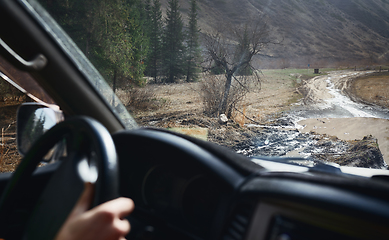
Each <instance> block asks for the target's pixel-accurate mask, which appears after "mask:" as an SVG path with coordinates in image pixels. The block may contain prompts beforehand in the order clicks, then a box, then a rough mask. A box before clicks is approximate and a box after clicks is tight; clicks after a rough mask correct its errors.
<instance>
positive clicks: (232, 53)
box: [204, 17, 276, 116]
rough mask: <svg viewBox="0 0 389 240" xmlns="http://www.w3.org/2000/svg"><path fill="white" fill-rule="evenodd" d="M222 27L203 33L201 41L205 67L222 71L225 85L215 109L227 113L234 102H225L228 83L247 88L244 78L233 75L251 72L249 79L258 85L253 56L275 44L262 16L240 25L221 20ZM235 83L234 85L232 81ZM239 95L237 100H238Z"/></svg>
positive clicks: (246, 79)
mask: <svg viewBox="0 0 389 240" xmlns="http://www.w3.org/2000/svg"><path fill="white" fill-rule="evenodd" d="M223 26H225V28H224V29H222V28H220V27H219V28H218V29H219V30H218V31H216V32H214V33H208V34H204V43H205V48H206V53H207V54H206V55H207V59H206V62H207V66H206V70H212V69H214V68H217V69H219V71H220V70H222V72H223V73H224V74H225V77H226V79H225V84H224V91H223V96H222V99H221V101H220V103H219V106H218V108H217V114H218V115H219V114H222V113H225V114H227V116H230V115H231V108H232V107H234V106H235V104H236V101H234V100H233V101H229V95H230V89H231V86H233V87H234V86H237V87H239V88H240V89H242V90H244V91H248V90H249V87H250V86H249V84H250V82H252V81H248V78H247V77H237V75H247V73H250V74H253V76H250V77H251V80H253V81H256V82H257V83H258V84H259V86H260V79H259V75H258V74H257V71H255V69H254V68H253V67H252V65H251V61H252V59H253V57H254V56H255V55H256V54H258V53H259V52H261V50H262V49H263V48H264V47H265V46H266V45H268V44H270V43H276V42H275V40H274V39H273V38H272V37H271V34H270V29H269V27H268V25H267V23H266V21H265V20H264V19H263V18H262V17H257V18H255V19H251V20H249V21H247V22H246V23H244V24H241V25H237V26H236V25H235V26H234V25H233V24H227V23H223ZM233 82H235V85H233V84H232V83H233ZM242 98H243V97H242V94H239V98H238V99H242Z"/></svg>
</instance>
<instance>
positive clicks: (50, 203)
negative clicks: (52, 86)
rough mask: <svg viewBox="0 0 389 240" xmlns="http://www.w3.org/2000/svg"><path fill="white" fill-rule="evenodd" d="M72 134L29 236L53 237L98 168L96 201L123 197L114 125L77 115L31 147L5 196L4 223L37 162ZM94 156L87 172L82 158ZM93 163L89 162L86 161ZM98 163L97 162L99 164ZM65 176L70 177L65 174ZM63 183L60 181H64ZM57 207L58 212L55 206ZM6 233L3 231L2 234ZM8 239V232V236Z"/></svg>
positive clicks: (0, 206) (0, 205)
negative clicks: (110, 125) (105, 125)
mask: <svg viewBox="0 0 389 240" xmlns="http://www.w3.org/2000/svg"><path fill="white" fill-rule="evenodd" d="M65 137H66V139H67V143H68V148H67V149H68V153H67V157H66V159H65V160H63V161H62V162H61V163H60V166H59V168H58V169H57V170H56V171H55V172H54V173H53V175H52V177H51V178H50V180H49V182H48V183H47V185H46V187H45V190H44V191H43V193H42V195H41V196H40V198H39V199H38V201H37V204H36V205H35V207H34V210H33V213H32V214H31V216H30V218H29V222H28V224H27V231H26V235H25V238H27V239H53V238H54V237H55V234H56V233H57V232H58V230H59V228H60V227H61V226H62V224H63V222H64V221H65V220H66V218H67V216H68V214H69V213H70V211H71V209H72V208H73V206H74V204H75V203H76V201H77V200H78V197H79V196H80V194H81V192H82V190H83V187H84V183H85V182H86V181H88V180H87V179H88V178H89V177H90V174H92V175H93V174H94V173H96V171H93V169H96V168H97V179H96V182H95V192H94V201H93V204H92V205H93V206H96V205H98V204H100V203H103V202H106V201H109V200H111V199H114V198H116V197H118V195H119V194H118V192H119V180H118V167H117V155H116V149H115V145H114V143H113V140H112V138H111V135H110V134H109V132H108V130H107V129H106V128H105V127H104V126H103V125H102V124H100V123H99V122H97V121H96V120H93V119H91V118H89V117H74V118H71V119H69V120H66V121H64V122H61V123H59V124H57V125H56V126H54V127H53V128H52V129H50V130H49V131H48V132H46V133H45V134H44V135H43V136H42V137H41V138H40V139H39V140H38V141H37V142H36V143H35V144H34V145H33V146H32V147H31V149H30V150H29V152H28V153H27V154H26V156H25V157H24V158H23V160H22V162H21V163H20V165H19V166H18V168H17V169H16V171H15V173H14V174H13V176H12V177H11V179H10V181H9V182H8V184H7V187H6V190H5V191H4V193H3V195H2V197H1V199H0V224H1V225H0V226H6V225H3V224H6V221H4V220H5V219H7V218H6V216H9V214H12V210H13V208H14V206H13V203H14V202H16V201H15V200H16V199H15V198H16V197H15V196H17V194H16V193H17V192H18V191H21V190H23V188H24V187H25V186H26V183H28V180H29V179H30V178H31V176H32V173H33V171H34V170H35V169H36V166H37V164H38V163H39V162H40V161H41V160H42V159H43V157H44V156H45V155H46V154H47V152H48V151H49V150H50V149H51V148H52V147H53V146H54V145H55V144H56V143H58V142H59V141H61V140H62V139H64V138H65ZM86 159H88V160H89V170H88V169H87V171H86V172H85V171H84V172H83V171H81V170H80V169H82V168H81V167H80V165H81V164H80V163H81V162H83V163H84V164H83V165H84V169H85V161H88V160H86ZM86 166H88V164H87V165H86ZM93 166H95V167H96V168H94V167H93ZM64 178H65V180H64ZM58 185H59V186H58ZM53 209H54V212H53ZM2 237H3V236H2ZM4 237H5V238H6V239H7V236H6V235H5V236H4Z"/></svg>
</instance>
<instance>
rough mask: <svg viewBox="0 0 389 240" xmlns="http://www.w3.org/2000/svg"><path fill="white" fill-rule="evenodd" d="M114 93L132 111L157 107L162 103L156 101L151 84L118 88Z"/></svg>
mask: <svg viewBox="0 0 389 240" xmlns="http://www.w3.org/2000/svg"><path fill="white" fill-rule="evenodd" d="M116 94H117V96H118V97H119V99H120V100H121V101H122V102H123V104H124V105H125V106H126V107H127V108H128V109H129V110H130V111H132V112H137V111H144V110H152V109H157V108H158V107H160V106H161V105H162V104H163V102H162V101H158V99H157V98H156V96H155V92H154V88H153V87H151V86H146V87H132V88H128V89H118V90H117V92H116Z"/></svg>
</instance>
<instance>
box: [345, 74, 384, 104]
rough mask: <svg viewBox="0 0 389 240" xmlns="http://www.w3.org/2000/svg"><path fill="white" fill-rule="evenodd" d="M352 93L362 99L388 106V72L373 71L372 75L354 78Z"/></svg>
mask: <svg viewBox="0 0 389 240" xmlns="http://www.w3.org/2000/svg"><path fill="white" fill-rule="evenodd" d="M352 93H353V94H355V95H357V96H358V97H359V98H361V99H362V100H363V101H366V102H370V103H375V104H377V105H380V106H383V107H386V108H388V107H389V72H383V73H375V74H373V75H370V76H367V77H362V78H358V79H356V80H354V85H353V86H352Z"/></svg>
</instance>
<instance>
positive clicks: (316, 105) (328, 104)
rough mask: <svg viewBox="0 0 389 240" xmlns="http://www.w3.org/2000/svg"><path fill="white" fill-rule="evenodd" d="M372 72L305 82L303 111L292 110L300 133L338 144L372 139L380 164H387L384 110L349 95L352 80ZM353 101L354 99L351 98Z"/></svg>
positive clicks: (388, 130) (386, 114) (338, 74)
mask: <svg viewBox="0 0 389 240" xmlns="http://www.w3.org/2000/svg"><path fill="white" fill-rule="evenodd" d="M370 74H372V72H355V71H337V72H332V73H330V74H328V75H326V76H319V77H315V78H313V79H310V80H308V81H307V82H306V83H305V84H304V85H303V87H302V88H301V89H302V91H304V93H305V96H306V97H305V98H304V102H305V103H306V105H305V106H304V108H305V109H304V108H303V107H302V108H300V109H296V111H295V112H296V115H297V117H298V118H300V119H304V120H301V121H299V122H298V124H299V125H301V126H303V129H300V131H301V132H310V131H313V132H316V133H319V134H328V135H332V136H336V137H338V138H339V139H342V140H354V139H362V138H363V137H364V136H367V135H372V136H373V137H375V138H376V139H377V140H378V145H379V148H380V150H381V152H382V154H383V157H384V160H385V162H386V163H387V164H389V140H388V136H389V120H388V119H389V112H388V110H386V109H383V108H380V107H378V106H374V105H371V104H365V103H361V102H354V101H352V100H351V99H350V97H349V94H350V91H348V89H349V88H350V85H351V83H352V80H353V79H355V78H356V77H363V76H366V75H370ZM352 98H353V99H357V97H356V96H352Z"/></svg>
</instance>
